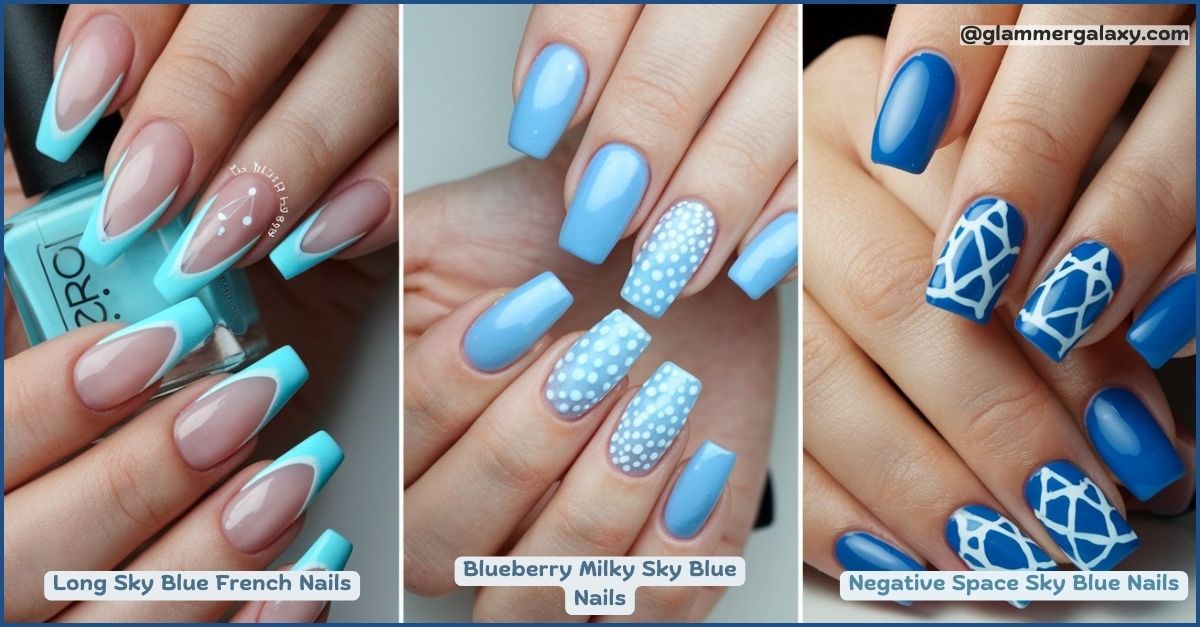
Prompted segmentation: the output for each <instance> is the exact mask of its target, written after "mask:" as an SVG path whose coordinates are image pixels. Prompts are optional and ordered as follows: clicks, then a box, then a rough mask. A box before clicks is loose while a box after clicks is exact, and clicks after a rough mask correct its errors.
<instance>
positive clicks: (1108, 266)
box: [1017, 242, 1120, 359]
mask: <svg viewBox="0 0 1200 627" xmlns="http://www.w3.org/2000/svg"><path fill="white" fill-rule="evenodd" d="M1081 251H1084V252H1083V253H1082V255H1081V254H1080V252H1081ZM1075 273H1082V274H1084V276H1085V278H1086V281H1085V285H1084V292H1083V294H1080V295H1079V296H1081V298H1078V301H1079V302H1078V303H1077V304H1074V305H1071V304H1069V303H1064V302H1063V300H1064V299H1067V298H1070V296H1071V295H1070V294H1058V293H1056V292H1055V289H1054V288H1055V286H1056V284H1058V283H1060V282H1062V281H1066V280H1068V279H1069V278H1070V277H1071V275H1072V274H1075ZM1114 275H1116V276H1119V275H1120V265H1119V264H1118V262H1117V261H1116V258H1115V257H1114V256H1113V254H1112V251H1111V250H1110V249H1109V248H1108V247H1107V246H1104V245H1103V244H1099V243H1096V242H1085V243H1083V244H1080V245H1079V246H1076V247H1075V248H1073V249H1072V250H1071V252H1069V253H1067V256H1066V257H1063V260H1062V261H1060V262H1058V265H1056V266H1055V267H1054V270H1053V271H1052V272H1051V273H1050V275H1049V276H1047V277H1046V279H1045V280H1044V281H1042V283H1041V285H1039V286H1038V289H1037V290H1036V291H1035V292H1034V294H1033V296H1031V297H1030V299H1029V302H1027V303H1025V306H1024V307H1023V308H1021V312H1020V313H1019V314H1017V325H1018V328H1020V327H1022V326H1024V327H1025V330H1022V333H1024V334H1025V335H1026V336H1029V335H1030V334H1031V333H1030V332H1027V330H1028V331H1034V330H1036V331H1040V332H1041V333H1043V334H1044V335H1046V336H1047V337H1048V338H1049V339H1050V340H1051V341H1053V342H1054V343H1055V344H1056V346H1053V347H1045V346H1043V347H1042V348H1043V349H1044V350H1046V352H1050V350H1054V351H1055V353H1056V355H1057V358H1058V359H1062V358H1063V357H1064V356H1065V355H1066V354H1067V351H1069V350H1071V347H1072V346H1074V345H1075V343H1076V342H1078V341H1079V340H1080V339H1081V338H1082V337H1083V336H1084V334H1086V333H1087V332H1088V330H1089V329H1091V328H1092V323H1094V322H1095V318H1096V316H1098V315H1099V310H1097V311H1096V312H1095V313H1093V314H1092V315H1087V313H1088V310H1089V309H1090V308H1091V307H1092V306H1094V305H1096V304H1097V303H1100V304H1101V308H1103V307H1104V306H1106V305H1107V304H1108V301H1109V299H1111V298H1112V295H1113V291H1114V290H1115V289H1116V285H1115V281H1114ZM1097 288H1099V289H1098V290H1097ZM1051 294H1055V298H1054V299H1053V301H1052V302H1048V300H1049V298H1050V295H1051ZM1048 307H1049V308H1050V309H1049V311H1047V308H1048ZM1065 317H1070V318H1072V324H1071V325H1070V326H1071V333H1070V334H1069V335H1068V334H1064V333H1061V332H1060V331H1059V330H1058V329H1056V328H1055V327H1054V325H1052V324H1050V321H1051V320H1054V319H1058V318H1065ZM1039 346H1041V345H1040V344H1039ZM1047 349H1050V350H1047Z"/></svg>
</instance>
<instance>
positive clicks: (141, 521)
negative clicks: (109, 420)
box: [95, 449, 171, 532]
mask: <svg viewBox="0 0 1200 627" xmlns="http://www.w3.org/2000/svg"><path fill="white" fill-rule="evenodd" d="M142 455H143V454H142V453H140V452H138V451H132V450H129V449H122V450H120V451H114V452H110V453H108V454H106V455H105V457H104V459H103V460H102V461H101V462H100V463H101V467H102V468H103V471H102V472H99V473H97V474H96V475H95V476H96V477H98V478H99V480H100V481H101V486H100V490H99V491H97V492H96V493H97V494H99V495H100V496H101V498H102V499H104V502H105V503H108V504H111V505H112V506H113V507H111V508H109V509H115V512H116V514H117V519H118V520H117V521H116V522H117V523H118V524H119V525H120V526H130V527H132V528H133V529H135V530H139V531H141V532H154V531H158V530H159V529H160V528H162V526H163V525H165V524H166V523H167V522H169V521H170V519H171V513H170V511H169V510H168V508H167V507H166V506H165V505H164V503H162V502H160V500H159V499H156V498H154V497H153V496H152V495H150V494H149V493H148V489H147V486H148V485H149V482H147V481H146V473H145V472H144V470H145V469H146V468H149V467H150V466H149V465H148V464H147V463H146V461H145V460H144V458H143V457H142Z"/></svg>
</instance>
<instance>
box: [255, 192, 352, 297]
mask: <svg viewBox="0 0 1200 627" xmlns="http://www.w3.org/2000/svg"><path fill="white" fill-rule="evenodd" d="M324 210H325V207H321V208H320V209H318V210H317V211H314V212H313V214H312V215H311V216H309V217H308V218H307V219H305V220H304V222H301V223H300V226H298V227H296V228H295V230H293V231H292V232H291V233H290V234H288V236H287V237H285V238H284V239H283V241H282V242H280V243H279V245H278V246H276V247H275V250H272V251H271V254H270V255H269V256H270V258H271V263H273V264H275V267H276V268H278V269H279V273H280V274H282V275H283V278H285V279H293V278H295V277H296V276H297V275H299V274H300V273H302V272H304V271H305V270H308V269H309V268H312V267H313V266H315V265H317V264H318V263H321V262H322V261H325V260H326V259H329V258H330V257H332V256H334V255H336V254H338V253H340V252H342V251H343V250H346V248H348V247H349V246H350V245H351V244H353V243H354V242H357V241H358V240H359V239H361V238H362V236H363V235H366V233H363V234H362V235H359V236H357V237H353V238H351V239H349V240H347V241H345V242H342V243H341V244H338V245H337V246H334V247H333V248H330V249H329V250H323V251H321V252H319V253H310V252H308V251H306V250H304V249H303V248H301V247H300V244H301V243H303V242H304V236H305V235H307V234H308V231H309V229H311V228H312V225H313V223H314V222H316V220H317V216H319V215H320V214H321V212H322V211H324Z"/></svg>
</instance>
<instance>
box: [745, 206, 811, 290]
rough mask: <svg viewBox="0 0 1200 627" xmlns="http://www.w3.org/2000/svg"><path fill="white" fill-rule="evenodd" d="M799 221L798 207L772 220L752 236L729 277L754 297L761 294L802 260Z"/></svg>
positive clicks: (773, 285)
mask: <svg viewBox="0 0 1200 627" xmlns="http://www.w3.org/2000/svg"><path fill="white" fill-rule="evenodd" d="M797 222H798V219H797V216H796V212H795V211H789V212H787V213H785V214H782V215H780V216H779V217H778V218H775V219H774V220H772V221H771V223H770V224H768V225H767V226H766V228H764V229H763V230H761V231H759V232H758V235H755V236H754V239H752V240H750V243H749V244H747V245H746V248H745V249H744V250H743V251H742V254H741V255H738V258H737V261H735V262H733V267H731V268H729V279H730V280H731V281H733V282H734V284H735V285H737V286H738V287H740V288H742V291H743V292H745V293H746V295H747V296H749V297H750V298H751V299H753V300H758V299H760V298H762V296H763V294H766V293H767V291H768V290H770V289H771V288H773V287H775V286H776V285H778V284H779V282H780V281H782V280H783V277H785V276H787V275H788V273H789V272H791V271H792V268H795V267H796V264H797V263H799V249H800V243H799V240H800V231H799V229H798V227H797Z"/></svg>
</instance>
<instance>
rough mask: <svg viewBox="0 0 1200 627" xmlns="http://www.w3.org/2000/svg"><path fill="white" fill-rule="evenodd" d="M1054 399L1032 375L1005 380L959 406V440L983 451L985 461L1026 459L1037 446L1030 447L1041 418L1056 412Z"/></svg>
mask: <svg viewBox="0 0 1200 627" xmlns="http://www.w3.org/2000/svg"><path fill="white" fill-rule="evenodd" d="M1057 402H1058V400H1057V398H1056V397H1055V396H1054V394H1053V393H1052V392H1051V391H1050V389H1049V388H1048V387H1046V386H1045V385H1043V384H1042V383H1041V381H1040V380H1038V379H1037V377H1036V375H1034V374H1032V373H1027V374H1021V375H1013V376H1010V377H1006V378H1005V380H1004V382H1003V384H1002V385H992V386H988V387H986V388H985V389H984V390H982V391H981V392H979V393H978V394H975V395H967V397H966V398H965V400H964V403H963V405H962V411H963V414H962V416H963V419H964V420H965V421H966V422H964V423H963V424H964V425H965V426H964V431H963V437H964V441H965V442H966V443H967V446H970V447H971V449H972V450H977V451H987V456H988V457H989V458H995V459H1011V460H1026V458H1028V457H1029V456H1030V454H1031V452H1034V453H1036V451H1037V450H1038V447H1036V446H1031V445H1030V438H1033V437H1036V435H1037V434H1038V433H1039V431H1038V430H1037V429H1031V428H1030V427H1029V425H1031V424H1034V425H1036V424H1040V423H1041V422H1042V421H1043V420H1044V419H1045V417H1047V416H1050V415H1052V414H1054V413H1056V409H1055V407H1054V405H1055V404H1057Z"/></svg>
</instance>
